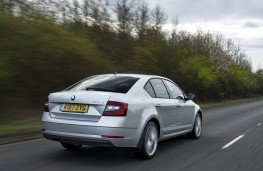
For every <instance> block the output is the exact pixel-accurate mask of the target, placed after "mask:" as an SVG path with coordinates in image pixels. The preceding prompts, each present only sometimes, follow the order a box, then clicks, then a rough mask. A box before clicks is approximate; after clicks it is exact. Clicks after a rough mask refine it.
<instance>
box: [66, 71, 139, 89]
mask: <svg viewBox="0 0 263 171" xmlns="http://www.w3.org/2000/svg"><path fill="white" fill-rule="evenodd" d="M138 80H139V78H137V77H131V76H118V75H99V76H94V77H89V78H87V79H85V80H83V81H81V82H79V83H77V84H75V85H73V86H71V87H69V88H68V89H66V91H74V90H87V91H108V92H117V93H127V92H128V91H129V90H130V89H131V87H132V86H133V85H134V84H135V83H136V82H137V81H138Z"/></svg>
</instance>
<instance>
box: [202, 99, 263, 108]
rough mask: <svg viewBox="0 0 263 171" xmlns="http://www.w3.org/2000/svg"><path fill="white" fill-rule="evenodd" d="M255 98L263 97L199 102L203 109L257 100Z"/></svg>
mask: <svg viewBox="0 0 263 171" xmlns="http://www.w3.org/2000/svg"><path fill="white" fill-rule="evenodd" d="M257 100H263V97H257V98H249V99H235V100H224V101H222V102H214V103H201V104H200V107H201V109H202V110H205V109H213V108H217V107H222V106H229V105H235V104H240V103H245V102H250V101H257Z"/></svg>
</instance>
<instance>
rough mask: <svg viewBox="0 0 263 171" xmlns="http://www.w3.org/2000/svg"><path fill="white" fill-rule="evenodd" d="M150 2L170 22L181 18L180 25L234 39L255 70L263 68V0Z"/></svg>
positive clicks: (159, 0)
mask: <svg viewBox="0 0 263 171" xmlns="http://www.w3.org/2000/svg"><path fill="white" fill-rule="evenodd" d="M147 1H148V2H149V3H150V6H151V7H153V6H155V5H156V4H159V5H160V6H161V7H162V9H163V10H164V11H165V13H166V14H167V16H168V17H169V20H170V21H171V20H172V19H175V18H176V17H179V21H180V24H179V27H180V28H183V29H185V30H188V31H190V32H195V31H196V30H197V29H199V28H202V29H203V30H205V31H210V32H213V33H221V34H223V35H224V36H225V37H226V38H231V39H233V40H235V42H236V43H239V44H240V45H241V48H242V49H243V50H245V51H246V53H247V54H248V55H249V57H250V58H251V61H252V67H253V70H254V71H255V70H257V69H258V68H259V67H261V68H263V0H147ZM168 22H169V21H168ZM167 28H169V24H168V25H167V26H166V29H167Z"/></svg>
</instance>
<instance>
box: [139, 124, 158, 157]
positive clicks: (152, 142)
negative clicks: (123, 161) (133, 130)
mask: <svg viewBox="0 0 263 171" xmlns="http://www.w3.org/2000/svg"><path fill="white" fill-rule="evenodd" d="M158 140H159V135H158V130H157V126H156V124H155V123H154V122H148V123H147V125H146V127H145V128H144V131H143V133H142V137H141V140H140V143H139V151H138V152H136V153H135V154H136V156H138V157H141V158H143V159H151V158H153V156H154V154H155V152H156V150H157V147H158Z"/></svg>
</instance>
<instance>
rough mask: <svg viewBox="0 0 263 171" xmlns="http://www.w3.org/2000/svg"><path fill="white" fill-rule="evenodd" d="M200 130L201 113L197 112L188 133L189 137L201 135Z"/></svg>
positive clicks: (196, 137) (195, 137)
mask: <svg viewBox="0 0 263 171" xmlns="http://www.w3.org/2000/svg"><path fill="white" fill-rule="evenodd" d="M201 132H202V119H201V115H200V114H199V113H198V114H197V115H196V118H195V123H194V127H193V130H192V132H191V133H189V134H188V135H189V136H190V137H191V138H194V139H198V138H200V136H201Z"/></svg>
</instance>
